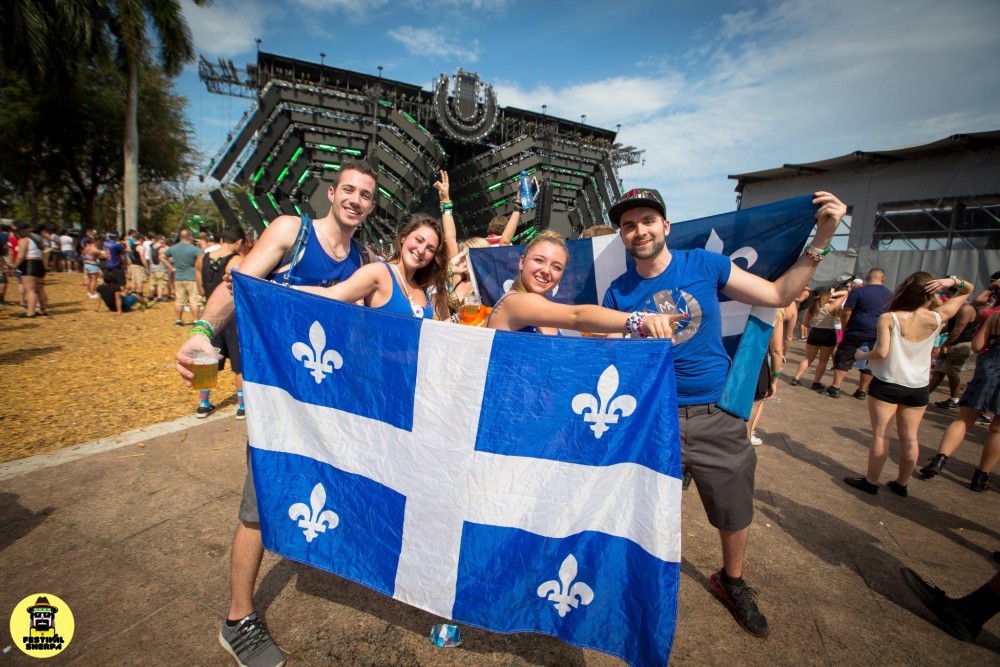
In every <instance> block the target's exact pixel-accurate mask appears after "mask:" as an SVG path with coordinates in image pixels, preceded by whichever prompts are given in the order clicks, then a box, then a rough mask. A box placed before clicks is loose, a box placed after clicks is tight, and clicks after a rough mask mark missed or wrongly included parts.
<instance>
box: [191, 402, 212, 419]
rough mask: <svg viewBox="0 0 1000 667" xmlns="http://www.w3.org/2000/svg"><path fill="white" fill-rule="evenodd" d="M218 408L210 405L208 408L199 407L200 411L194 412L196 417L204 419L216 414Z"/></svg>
mask: <svg viewBox="0 0 1000 667" xmlns="http://www.w3.org/2000/svg"><path fill="white" fill-rule="evenodd" d="M215 410H216V407H215V406H214V405H209V406H208V407H207V408H206V407H205V406H203V405H199V406H198V409H197V410H195V411H194V416H195V417H197V418H198V419H204V418H205V417H207V416H209V415H210V414H212V413H213V412H215Z"/></svg>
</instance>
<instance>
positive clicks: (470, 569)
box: [234, 274, 681, 665]
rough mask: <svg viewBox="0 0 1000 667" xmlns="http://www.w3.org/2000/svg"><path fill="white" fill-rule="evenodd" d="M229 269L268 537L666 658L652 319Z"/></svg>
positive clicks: (399, 586) (315, 556) (677, 491)
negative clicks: (473, 304)
mask: <svg viewBox="0 0 1000 667" xmlns="http://www.w3.org/2000/svg"><path fill="white" fill-rule="evenodd" d="M234 282H235V294H236V306H237V318H238V324H239V333H240V342H241V348H242V359H243V372H244V387H245V398H246V404H247V417H248V431H249V438H250V445H251V450H250V451H251V461H252V466H253V472H254V479H255V481H256V488H257V499H258V505H259V511H260V522H261V532H262V535H263V540H264V545H265V546H266V547H267V548H268V549H270V550H271V551H274V552H276V553H279V554H282V555H284V556H286V557H288V558H292V559H294V560H297V561H301V562H304V563H308V564H310V565H313V566H315V567H319V568H322V569H324V570H328V571H330V572H333V573H335V574H338V575H340V576H343V577H346V578H348V579H351V580H353V581H356V582H359V583H361V584H364V585H366V586H368V587H370V588H373V589H375V590H377V591H380V592H382V593H385V594H386V595H390V596H392V597H393V598H395V599H397V600H401V601H402V602H405V603H407V604H410V605H413V606H415V607H419V608H421V609H424V610H427V611H429V612H431V613H434V614H438V615H440V616H443V617H446V618H449V619H453V620H455V621H457V622H459V623H463V624H469V625H476V626H480V627H483V628H487V629H489V630H493V631H496V632H540V633H545V634H549V635H553V636H556V637H559V638H560V639H562V640H563V641H566V642H568V643H570V644H574V645H577V646H583V647H588V648H593V649H597V650H600V651H604V652H607V653H610V654H612V655H616V656H619V657H621V658H622V659H623V660H625V661H626V662H627V663H629V664H631V665H662V664H666V662H667V660H668V658H669V654H670V646H671V643H672V641H673V634H674V628H675V625H676V610H677V590H678V585H679V576H680V521H681V513H680V498H681V488H680V446H679V441H678V434H677V409H676V395H675V390H674V374H673V364H672V356H671V345H670V343H669V341H653V340H623V339H618V340H605V339H590V338H573V339H566V338H556V337H550V336H536V335H530V334H518V333H508V332H496V331H492V330H487V329H481V328H474V327H463V326H459V325H455V324H450V323H443V322H434V321H426V320H418V319H415V318H410V317H400V316H396V315H391V314H386V313H381V312H378V311H376V310H372V309H366V308H360V307H358V306H354V305H350V304H343V303H338V302H335V301H331V300H328V299H323V298H321V297H317V296H313V295H310V294H304V293H301V292H296V291H294V290H290V289H288V288H285V287H281V286H278V285H274V284H271V283H267V282H264V281H261V280H257V279H254V278H249V277H247V276H242V275H238V274H237V275H235V277H234Z"/></svg>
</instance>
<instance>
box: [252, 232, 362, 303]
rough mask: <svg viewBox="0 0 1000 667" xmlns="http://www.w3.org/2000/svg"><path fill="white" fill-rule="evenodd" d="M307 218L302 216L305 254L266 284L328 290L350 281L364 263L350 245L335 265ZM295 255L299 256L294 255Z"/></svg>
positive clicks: (275, 274)
mask: <svg viewBox="0 0 1000 667" xmlns="http://www.w3.org/2000/svg"><path fill="white" fill-rule="evenodd" d="M310 223H311V221H310V220H309V218H308V217H307V216H302V224H304V225H308V227H309V236H308V237H307V238H306V239H305V243H304V245H305V251H304V252H302V254H301V257H299V260H298V261H297V262H295V261H293V263H292V265H291V266H290V267H289V268H288V269H286V270H284V271H275V272H274V273H272V274H271V275H270V276H268V280H273V281H274V282H277V283H281V284H284V285H289V284H291V285H318V286H319V287H329V286H330V285H336V284H337V283H339V282H343V281H344V280H347V279H348V278H350V277H351V276H352V275H353V274H354V272H355V271H357V270H358V269H359V268H361V265H362V264H363V263H364V262H362V260H361V253H360V252H358V249H357V247H356V244H355V243H354V242H353V241H352V242H351V244H350V248H351V249H350V251H348V253H347V257H345V258H344V259H342V260H340V261H337V260H335V259H334V258H333V257H330V255H328V254H327V252H326V251H325V250H323V245H322V244H321V243H320V241H319V237H318V236H316V225H313V224H310ZM296 254H298V253H296Z"/></svg>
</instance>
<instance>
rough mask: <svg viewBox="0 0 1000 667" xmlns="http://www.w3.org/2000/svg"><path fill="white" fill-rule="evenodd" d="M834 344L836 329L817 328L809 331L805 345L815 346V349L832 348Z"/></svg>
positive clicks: (835, 341)
mask: <svg viewBox="0 0 1000 667" xmlns="http://www.w3.org/2000/svg"><path fill="white" fill-rule="evenodd" d="M836 344H837V330H836V329H820V328H818V327H813V328H811V329H809V337H808V338H806V345H815V346H816V347H833V346H834V345H836Z"/></svg>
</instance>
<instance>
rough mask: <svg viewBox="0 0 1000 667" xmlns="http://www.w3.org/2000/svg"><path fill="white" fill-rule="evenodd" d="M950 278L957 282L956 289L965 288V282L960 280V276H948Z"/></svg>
mask: <svg viewBox="0 0 1000 667" xmlns="http://www.w3.org/2000/svg"><path fill="white" fill-rule="evenodd" d="M948 277H949V278H951V279H952V280H954V281H955V288H956V289H962V288H963V287H965V281H964V280H962V279H961V278H959V277H958V276H948Z"/></svg>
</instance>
